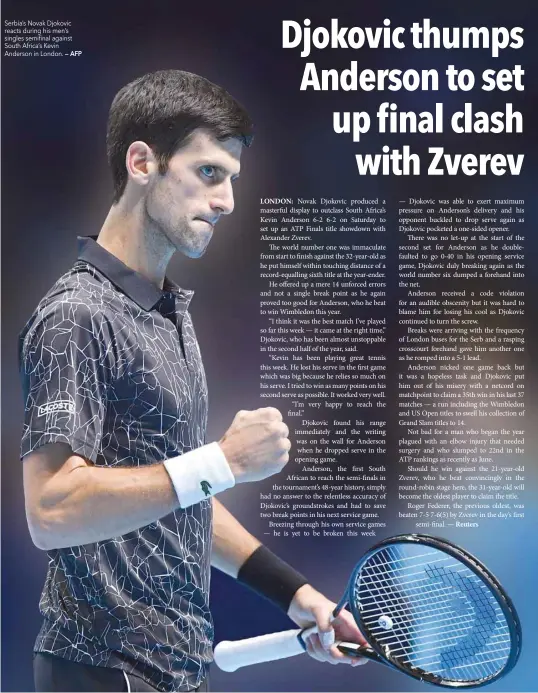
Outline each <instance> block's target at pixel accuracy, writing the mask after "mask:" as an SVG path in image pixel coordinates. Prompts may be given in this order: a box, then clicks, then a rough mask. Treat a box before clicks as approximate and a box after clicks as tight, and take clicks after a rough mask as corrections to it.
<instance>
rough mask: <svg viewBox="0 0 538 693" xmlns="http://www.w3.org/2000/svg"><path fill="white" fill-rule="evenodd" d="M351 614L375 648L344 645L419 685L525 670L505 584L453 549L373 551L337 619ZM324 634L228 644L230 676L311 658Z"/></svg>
mask: <svg viewBox="0 0 538 693" xmlns="http://www.w3.org/2000/svg"><path fill="white" fill-rule="evenodd" d="M346 606H348V607H349V609H350V611H351V613H352V614H353V617H354V619H355V621H356V622H357V625H358V627H359V629H360V631H361V632H362V634H363V635H364V637H365V639H366V640H367V642H368V646H360V645H357V644H354V643H345V642H340V643H337V646H338V648H339V649H340V651H341V652H343V653H344V654H346V655H348V656H351V657H353V656H359V657H368V658H369V659H373V660H375V661H377V662H381V663H383V664H386V665H388V666H390V667H392V668H394V669H397V670H398V671H401V672H403V673H404V674H408V675H409V676H412V677H413V678H415V679H419V680H421V681H427V682H428V683H432V684H435V685H437V686H444V687H448V688H471V687H478V686H483V685H485V684H488V683H491V682H492V681H496V680H497V679H499V678H501V676H504V675H505V674H507V673H508V672H509V671H510V670H511V669H512V668H513V667H514V666H515V664H516V662H517V660H518V658H519V654H520V651H521V626H520V623H519V618H518V616H517V613H516V610H515V608H514V605H513V604H512V601H511V600H510V598H509V597H508V595H507V594H506V592H505V591H504V589H503V588H502V586H501V584H500V583H499V581H498V580H497V579H496V578H495V577H494V575H492V574H491V573H490V572H489V570H488V569H487V568H486V567H485V566H484V565H483V564H482V563H481V562H480V561H478V560H477V559H476V558H475V557H474V556H472V555H471V554H470V553H468V552H467V551H465V550H464V549H462V548H460V547H458V546H456V545H455V544H452V543H450V542H448V541H446V540H445V539H439V538H436V537H431V536H427V535H423V534H404V535H400V536H396V537H391V538H390V539H385V540H384V541H381V542H379V543H378V544H376V545H375V546H374V547H372V548H371V549H370V550H369V551H368V552H367V553H366V554H365V555H364V556H363V557H362V558H361V559H360V561H359V562H358V563H357V565H356V566H355V569H354V570H353V573H352V574H351V577H350V579H349V583H348V585H347V588H346V591H345V593H344V595H343V597H342V598H341V600H340V602H339V603H338V605H337V607H336V609H335V610H334V616H337V615H338V613H339V612H340V611H341V610H342V609H344V608H345V607H346ZM314 632H316V628H315V627H311V628H308V629H302V630H300V629H295V630H289V631H284V632H281V633H273V634H270V635H263V636H260V637H257V638H249V639H247V640H239V641H237V642H221V643H219V645H217V647H216V648H215V662H216V664H217V666H219V667H220V668H221V669H223V670H224V671H235V670H236V669H238V668H239V667H243V666H247V665H250V664H256V663H258V662H267V661H271V660H275V659H282V658H284V657H291V656H293V655H296V654H300V653H302V652H304V651H305V649H306V648H305V639H306V638H308V636H309V635H310V634H311V633H314Z"/></svg>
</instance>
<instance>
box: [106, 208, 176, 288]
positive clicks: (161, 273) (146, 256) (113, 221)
mask: <svg viewBox="0 0 538 693" xmlns="http://www.w3.org/2000/svg"><path fill="white" fill-rule="evenodd" d="M144 216H145V215H144V213H143V209H142V204H141V203H140V204H137V205H134V206H132V207H131V208H130V209H129V208H126V205H122V204H121V201H120V202H119V203H118V204H116V205H113V206H112V207H111V208H110V211H109V213H108V215H107V217H106V219H105V221H104V223H103V226H102V228H101V231H100V232H99V236H98V238H97V243H99V245H100V246H102V247H103V248H105V250H107V251H108V252H109V253H112V254H113V255H115V256H116V257H117V258H118V259H119V260H121V262H123V264H124V265H127V267H130V268H131V269H132V270H134V271H135V272H138V273H139V274H141V275H143V276H144V277H146V278H147V279H149V281H151V282H152V283H153V284H155V286H157V288H159V289H162V288H163V283H164V277H165V273H166V268H167V266H168V263H169V262H170V258H171V257H172V255H173V254H174V249H173V248H172V247H171V246H170V243H169V242H168V241H167V240H166V239H163V238H162V236H159V235H158V234H157V233H154V232H152V230H151V229H148V227H147V225H146V224H145V223H144Z"/></svg>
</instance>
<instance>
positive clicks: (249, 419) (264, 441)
mask: <svg viewBox="0 0 538 693" xmlns="http://www.w3.org/2000/svg"><path fill="white" fill-rule="evenodd" d="M288 434H289V430H288V427H287V426H286V424H285V423H283V421H282V415H281V414H280V412H279V411H278V409H275V408H274V407H265V408H263V409H256V410H254V411H240V412H238V413H237V414H236V415H235V418H234V420H233V421H232V425H231V426H230V428H229V429H228V430H227V431H226V433H225V434H224V435H223V437H222V438H221V440H219V445H220V447H221V448H222V451H223V453H224V455H225V456H226V459H227V460H228V464H229V465H230V469H231V470H232V474H233V475H234V477H235V481H236V483H238V484H239V483H243V482H245V481H259V480H260V479H265V478H266V477H268V476H271V475H272V474H277V473H278V472H280V471H281V470H282V468H283V467H284V466H285V465H286V464H287V462H288V460H289V455H288V453H289V450H290V448H291V443H290V441H289V439H288Z"/></svg>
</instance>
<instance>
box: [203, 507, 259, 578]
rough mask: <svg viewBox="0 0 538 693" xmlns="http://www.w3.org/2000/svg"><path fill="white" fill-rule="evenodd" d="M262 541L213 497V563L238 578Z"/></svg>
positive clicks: (215, 566)
mask: <svg viewBox="0 0 538 693" xmlns="http://www.w3.org/2000/svg"><path fill="white" fill-rule="evenodd" d="M260 544H261V542H260V541H258V540H257V539H256V537H254V536H253V535H252V534H250V532H248V531H247V530H246V529H245V528H244V527H243V525H242V524H241V523H240V522H238V521H237V520H236V519H235V517H234V516H233V515H232V513H230V512H229V511H228V510H226V508H225V507H224V506H223V505H222V503H221V502H220V501H218V500H217V499H216V498H213V545H212V551H211V565H212V566H213V567H214V568H218V569H219V570H222V572H223V573H226V574H227V575H230V576H231V577H233V578H237V574H238V572H239V568H241V566H242V565H243V563H244V562H245V561H246V560H247V558H249V556H251V555H252V554H253V553H254V551H255V550H256V549H257V548H258V546H260Z"/></svg>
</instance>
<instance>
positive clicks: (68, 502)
mask: <svg viewBox="0 0 538 693" xmlns="http://www.w3.org/2000/svg"><path fill="white" fill-rule="evenodd" d="M287 436H288V428H287V426H286V425H285V424H284V423H282V417H281V415H280V412H279V411H278V410H277V409H274V408H271V407H268V408H264V409H257V410H255V411H252V412H251V411H243V412H239V413H238V414H237V415H236V417H235V418H234V420H233V422H232V425H231V426H230V428H229V429H228V430H227V431H226V433H225V434H224V436H223V438H222V439H221V440H220V441H219V443H218V444H217V443H213V444H211V445H213V446H217V445H218V448H220V450H218V454H219V455H220V456H221V457H222V456H223V457H224V458H225V459H224V464H225V465H226V464H227V465H229V473H230V472H231V474H232V475H233V478H234V479H235V483H243V482H246V481H251V480H257V479H263V478H265V477H266V476H270V475H271V474H274V473H276V472H278V471H280V470H281V469H282V467H283V466H284V465H285V464H286V463H287V461H288V451H289V448H290V442H289V440H288V438H287ZM210 447H211V446H203V447H202V448H198V449H197V450H193V451H190V452H188V453H186V454H185V455H179V456H178V457H176V458H173V459H172V460H167V461H165V462H164V463H162V464H152V465H148V466H141V467H121V468H118V467H112V468H111V467H101V466H96V465H94V464H92V463H91V462H90V461H89V460H87V459H86V458H84V457H81V456H80V455H77V454H74V453H73V451H72V449H71V448H70V446H69V445H67V444H65V443H51V444H48V445H43V446H41V447H39V448H37V449H36V450H34V451H33V452H31V453H29V454H28V455H26V456H25V457H24V462H23V470H24V472H23V476H24V494H25V504H26V515H27V518H28V525H29V528H30V534H31V536H32V539H33V541H34V543H35V544H36V546H38V547H39V548H41V549H45V550H49V549H54V548H62V547H66V546H79V545H82V544H90V543H94V542H96V541H102V540H105V539H110V538H111V537H116V536H120V535H123V534H127V533H129V532H133V531H135V530H137V529H139V528H140V527H143V526H145V525H147V524H150V523H151V522H155V521H156V520H158V519H160V518H161V517H164V516H165V515H167V514H168V513H170V512H172V511H173V510H175V509H177V508H178V507H186V505H190V504H191V503H190V502H187V503H183V502H182V497H183V494H182V480H185V481H186V482H188V483H186V486H185V488H186V493H185V496H184V497H185V498H188V499H190V498H192V496H193V493H192V479H193V478H196V474H198V472H197V469H198V465H199V464H201V461H202V462H203V459H204V458H203V455H204V452H205V451H207V450H208V449H209V448H210ZM189 472H192V473H189ZM204 479H207V476H205V475H204ZM202 496H203V494H202ZM191 502H192V501H191Z"/></svg>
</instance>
